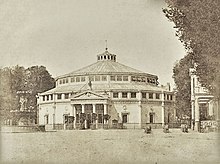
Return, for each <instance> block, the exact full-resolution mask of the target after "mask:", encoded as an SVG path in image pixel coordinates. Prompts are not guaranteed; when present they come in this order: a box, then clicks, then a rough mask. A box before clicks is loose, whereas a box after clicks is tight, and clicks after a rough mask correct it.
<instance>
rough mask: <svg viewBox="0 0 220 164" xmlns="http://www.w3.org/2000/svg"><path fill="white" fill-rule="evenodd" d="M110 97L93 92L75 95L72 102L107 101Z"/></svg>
mask: <svg viewBox="0 0 220 164" xmlns="http://www.w3.org/2000/svg"><path fill="white" fill-rule="evenodd" d="M107 99H108V95H101V94H98V93H95V92H92V91H85V92H82V93H79V94H77V95H74V96H73V97H72V98H71V100H107Z"/></svg>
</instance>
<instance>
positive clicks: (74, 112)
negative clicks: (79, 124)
mask: <svg viewBox="0 0 220 164" xmlns="http://www.w3.org/2000/svg"><path fill="white" fill-rule="evenodd" d="M72 108H73V117H74V121H73V128H74V129H76V107H75V105H72Z"/></svg>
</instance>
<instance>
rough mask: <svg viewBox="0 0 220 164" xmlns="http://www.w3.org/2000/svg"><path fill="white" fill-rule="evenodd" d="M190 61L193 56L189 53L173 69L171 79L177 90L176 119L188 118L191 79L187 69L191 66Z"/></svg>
mask: <svg viewBox="0 0 220 164" xmlns="http://www.w3.org/2000/svg"><path fill="white" fill-rule="evenodd" d="M192 61H193V54H192V53H189V54H188V55H187V56H185V57H184V58H183V59H181V60H180V61H179V62H178V63H177V64H176V65H175V66H174V68H173V78H174V82H175V84H176V89H177V92H176V101H175V107H176V110H177V115H178V117H181V116H182V115H188V116H190V108H191V107H190V104H191V103H190V101H191V97H190V94H191V83H190V82H191V79H190V74H189V68H190V67H192V66H193V64H192Z"/></svg>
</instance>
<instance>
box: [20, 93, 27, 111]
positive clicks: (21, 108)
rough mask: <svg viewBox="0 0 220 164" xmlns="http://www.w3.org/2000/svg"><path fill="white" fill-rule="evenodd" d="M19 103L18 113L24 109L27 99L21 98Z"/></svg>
mask: <svg viewBox="0 0 220 164" xmlns="http://www.w3.org/2000/svg"><path fill="white" fill-rule="evenodd" d="M19 102H20V111H24V110H25V109H26V103H27V98H25V97H24V96H21V97H20V101H19Z"/></svg>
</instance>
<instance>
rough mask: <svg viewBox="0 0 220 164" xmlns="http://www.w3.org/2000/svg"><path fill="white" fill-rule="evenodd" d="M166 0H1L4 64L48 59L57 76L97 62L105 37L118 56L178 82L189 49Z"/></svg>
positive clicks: (0, 53)
mask: <svg viewBox="0 0 220 164" xmlns="http://www.w3.org/2000/svg"><path fill="white" fill-rule="evenodd" d="M164 7H166V4H165V2H164V0H22V1H18V0H0V66H1V67H5V66H13V65H17V64H18V65H21V66H25V67H29V66H32V65H44V66H46V67H47V69H48V71H49V72H50V73H51V74H52V76H53V77H56V76H58V75H62V74H66V73H69V72H72V71H74V70H76V69H79V68H81V67H84V66H86V65H89V64H92V63H94V62H96V55H97V54H99V53H102V52H104V50H105V40H108V48H109V51H110V52H111V53H114V54H116V55H117V61H118V62H120V63H122V64H125V65H127V66H130V67H133V68H135V69H139V70H141V71H144V72H147V73H151V74H155V75H158V77H159V82H160V84H166V83H167V82H171V83H173V79H172V68H173V66H174V63H175V62H176V61H177V60H180V59H181V58H182V57H183V56H184V55H185V51H184V47H183V46H182V44H181V43H180V42H179V40H178V38H177V37H175V29H174V28H173V23H171V22H169V21H168V20H167V18H166V17H165V16H164V14H163V12H162V8H164Z"/></svg>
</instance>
